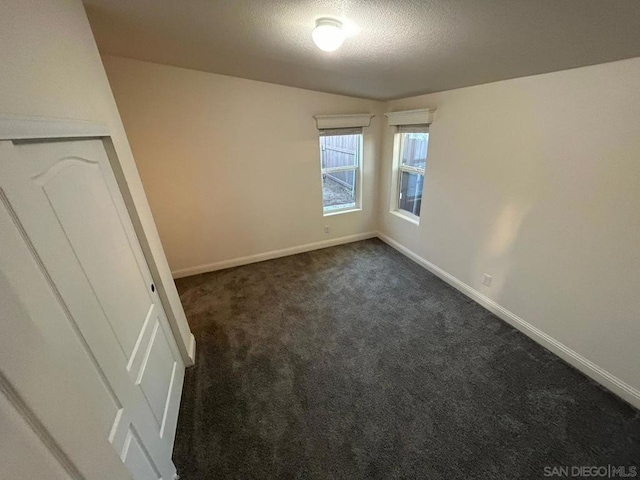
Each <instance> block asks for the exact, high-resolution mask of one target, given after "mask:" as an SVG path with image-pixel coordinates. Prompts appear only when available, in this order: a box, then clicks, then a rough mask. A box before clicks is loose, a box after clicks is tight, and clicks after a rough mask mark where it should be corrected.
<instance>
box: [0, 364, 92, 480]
mask: <svg viewBox="0 0 640 480" xmlns="http://www.w3.org/2000/svg"><path fill="white" fill-rule="evenodd" d="M0 394H4V396H5V397H6V398H7V399H8V400H9V403H10V404H11V405H12V406H13V408H15V409H16V411H17V412H18V414H19V415H20V416H21V417H22V418H23V419H24V421H25V422H27V424H28V425H29V427H31V430H32V431H33V432H34V433H35V434H36V435H37V436H38V438H39V439H40V441H41V442H42V443H43V445H44V446H45V447H46V448H47V450H49V452H50V453H51V455H53V457H54V458H55V459H56V460H57V461H58V463H59V464H60V466H62V468H63V469H64V470H65V471H66V472H67V473H68V474H69V476H70V477H71V478H73V479H74V480H86V479H85V477H84V476H83V475H82V474H81V473H80V470H78V468H77V467H76V466H75V464H74V463H73V462H72V461H71V459H70V458H69V457H68V456H67V454H66V453H64V451H63V450H62V448H61V447H60V445H59V444H58V442H56V440H55V439H54V438H53V436H51V434H50V433H49V430H47V428H46V427H45V426H44V425H43V424H42V422H41V421H40V420H39V419H38V417H37V415H36V414H35V413H33V411H32V410H31V409H30V408H29V406H28V405H27V404H26V402H25V401H24V400H23V399H22V397H21V396H20V394H19V393H18V392H17V391H16V389H15V388H14V387H13V385H12V384H11V382H10V381H9V379H7V377H5V376H4V373H2V371H0Z"/></svg>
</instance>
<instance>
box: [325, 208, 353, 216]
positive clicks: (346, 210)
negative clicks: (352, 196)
mask: <svg viewBox="0 0 640 480" xmlns="http://www.w3.org/2000/svg"><path fill="white" fill-rule="evenodd" d="M361 211H362V208H345V209H344V210H331V211H329V212H323V213H322V216H323V217H332V216H334V215H340V214H342V213H354V212H361Z"/></svg>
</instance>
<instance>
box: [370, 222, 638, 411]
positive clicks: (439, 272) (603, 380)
mask: <svg viewBox="0 0 640 480" xmlns="http://www.w3.org/2000/svg"><path fill="white" fill-rule="evenodd" d="M378 238H380V240H382V241H383V242H385V243H386V244H388V245H390V246H391V247H393V248H395V249H396V250H398V251H399V252H400V253H402V254H404V255H405V256H407V257H408V258H410V259H411V260H413V261H414V262H416V263H417V264H418V265H420V266H422V267H424V268H426V269H427V270H429V271H430V272H431V273H433V274H434V275H436V276H437V277H440V278H441V279H442V280H444V281H445V282H447V283H448V284H449V285H451V286H452V287H454V288H456V289H457V290H459V291H460V292H462V293H464V294H465V295H466V296H468V297H469V298H471V299H472V300H474V301H476V302H477V303H479V304H480V305H482V306H483V307H484V308H486V309H487V310H489V311H490V312H491V313H493V314H494V315H496V316H497V317H499V318H501V319H502V320H504V321H505V322H507V323H509V324H510V325H512V326H514V327H515V328H517V329H518V330H520V331H521V332H522V333H524V334H525V335H527V336H528V337H529V338H531V339H532V340H534V341H535V342H537V343H539V344H540V345H542V346H543V347H545V348H546V349H548V350H550V351H551V352H553V353H555V354H556V355H558V356H559V357H560V358H562V359H563V360H565V361H566V362H567V363H569V364H571V365H573V366H574V367H575V368H577V369H578V370H580V371H581V372H582V373H584V374H585V375H587V376H588V377H590V378H592V379H593V380H595V381H596V382H598V383H599V384H601V385H602V386H604V387H605V388H607V389H608V390H610V391H612V392H613V393H614V394H616V395H618V396H619V397H620V398H622V399H623V400H625V401H627V402H629V403H630V404H631V405H633V406H634V407H636V408H640V391H638V390H637V389H635V388H633V387H632V386H631V385H629V384H627V383H625V382H623V381H622V380H620V379H619V378H618V377H616V376H615V375H612V374H611V373H609V372H607V371H606V370H604V369H603V368H600V367H599V366H598V365H596V364H595V363H593V362H592V361H590V360H588V359H586V358H585V357H583V356H582V355H580V354H579V353H577V352H575V351H574V350H572V349H570V348H569V347H567V346H566V345H564V344H562V343H560V342H559V341H558V340H556V339H555V338H553V337H551V336H550V335H547V334H546V333H544V332H543V331H542V330H540V329H538V328H536V327H534V326H533V325H531V324H530V323H528V322H526V321H525V320H523V319H522V318H520V317H519V316H517V315H516V314H514V313H513V312H510V311H509V310H507V309H506V308H504V307H503V306H501V305H499V304H498V303H496V302H495V301H493V300H491V299H490V298H489V297H487V296H486V295H483V294H482V293H480V292H478V291H477V290H475V289H474V288H472V287H470V286H469V285H467V284H466V283H464V282H462V281H461V280H459V279H457V278H456V277H454V276H453V275H451V274H450V273H448V272H446V271H444V270H443V269H441V268H440V267H438V266H437V265H434V264H433V263H431V262H429V261H428V260H425V259H424V258H422V257H421V256H419V255H418V254H416V253H415V252H413V251H411V250H409V249H408V248H407V247H405V246H404V245H402V244H400V243H398V242H397V241H395V240H394V239H392V238H391V237H389V236H387V235H385V234H383V233H378Z"/></svg>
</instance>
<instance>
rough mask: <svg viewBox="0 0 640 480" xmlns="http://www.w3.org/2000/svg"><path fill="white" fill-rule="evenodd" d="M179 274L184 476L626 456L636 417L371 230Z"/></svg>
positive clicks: (453, 475) (434, 473)
mask: <svg viewBox="0 0 640 480" xmlns="http://www.w3.org/2000/svg"><path fill="white" fill-rule="evenodd" d="M177 283H178V288H179V291H180V292H181V298H182V301H183V303H184V305H185V309H186V313H187V317H188V319H189V323H190V324H191V328H192V330H193V332H194V334H195V336H196V339H197V342H198V353H197V364H196V366H195V367H192V368H190V369H189V370H188V371H187V376H186V380H185V388H184V393H183V397H182V407H181V411H180V419H179V423H178V434H177V439H176V446H175V450H174V460H175V463H176V466H177V467H178V472H179V473H180V476H181V479H182V480H196V479H217V478H223V479H224V478H234V479H265V478H282V479H287V478H298V479H378V478H380V479H382V478H384V479H387V478H421V479H422V478H424V479H429V480H437V479H510V480H511V479H538V478H546V477H545V476H544V472H545V471H544V467H545V466H573V465H609V464H611V465H616V466H617V465H627V466H629V465H638V464H640V415H639V412H638V411H637V410H634V409H633V408H631V407H630V406H629V405H627V404H626V403H624V402H622V401H621V400H619V399H618V398H617V397H615V396H613V395H612V394H610V393H608V392H607V391H605V390H604V389H602V388H601V387H599V386H598V385H597V384H595V383H594V382H592V381H591V380H589V379H588V378H586V377H585V376H583V375H582V374H581V373H579V372H578V371H577V370H575V369H573V368H572V367H570V366H568V365H567V364H565V363H564V362H563V361H561V360H559V359H558V358H557V357H555V356H554V355H553V354H551V353H549V352H548V351H546V350H545V349H544V348H542V347H541V346H539V345H537V344H536V343H534V342H533V341H531V340H530V339H528V338H527V337H526V336H524V335H523V334H521V333H519V332H518V331H516V330H515V329H513V328H512V327H510V326H509V325H507V324H506V323H505V322H503V321H502V320H499V319H498V318H496V317H495V316H494V315H492V314H491V313H489V312H488V311H486V310H485V309H483V308H482V307H480V306H479V305H477V304H476V303H474V302H473V301H471V300H470V299H468V298H467V297H465V296H464V295H462V294H461V293H459V292H458V291H456V290H455V289H453V288H451V287H450V286H448V285H447V284H445V283H444V282H442V281H441V280H439V279H438V278H437V277H435V276H433V275H431V274H430V273H429V272H427V271H426V270H424V269H423V268H421V267H420V266H418V265H416V264H414V263H413V262H411V261H410V260H408V259H406V258H405V257H403V256H402V255H400V254H399V253H397V252H396V251H394V250H393V249H391V248H390V247H388V246H386V245H385V244H383V243H382V242H380V241H379V240H368V241H364V242H359V243H353V244H350V245H345V246H340V247H335V248H330V249H326V250H319V251H315V252H311V253H304V254H300V255H296V256H292V257H287V258H282V259H277V260H272V261H268V262H263V263H258V264H254V265H248V266H244V267H239V268H234V269H230V270H224V271H219V272H214V273H209V274H205V275H197V276H194V277H190V278H185V279H182V280H178V282H177ZM638 475H639V476H640V471H639V473H638ZM555 478H558V477H555ZM565 478H568V477H565ZM570 478H582V477H570Z"/></svg>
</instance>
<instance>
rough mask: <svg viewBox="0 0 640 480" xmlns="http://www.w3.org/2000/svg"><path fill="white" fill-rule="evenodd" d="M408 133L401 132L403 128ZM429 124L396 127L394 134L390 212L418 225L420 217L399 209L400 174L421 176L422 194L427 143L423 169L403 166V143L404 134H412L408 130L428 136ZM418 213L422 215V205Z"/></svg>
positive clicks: (427, 152)
mask: <svg viewBox="0 0 640 480" xmlns="http://www.w3.org/2000/svg"><path fill="white" fill-rule="evenodd" d="M403 127H404V128H406V129H407V130H408V131H403V129H404V128H403ZM429 127H430V125H429V124H415V125H407V124H405V125H397V126H396V132H395V134H394V137H395V138H394V152H393V153H394V170H395V172H394V175H393V179H394V183H395V187H394V188H393V189H392V192H395V193H394V197H393V200H392V205H391V207H392V208H391V212H390V213H392V214H394V215H397V216H399V217H402V218H405V219H407V220H409V221H410V222H412V223H415V224H416V225H418V224H419V223H420V215H416V214H414V213H413V212H410V211H408V210H405V209H403V208H400V195H402V191H401V190H402V174H403V173H407V174H414V175H421V176H422V192H421V197H422V193H423V192H424V180H425V172H426V160H427V159H428V158H429V141H428V140H427V151H426V158H425V168H418V167H413V166H410V165H405V164H404V163H403V161H402V157H403V153H404V143H405V134H406V133H412V132H411V131H410V130H411V129H415V130H421V131H420V132H415V133H426V134H427V135H429V136H430V132H429ZM420 213H422V204H421V205H420Z"/></svg>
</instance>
